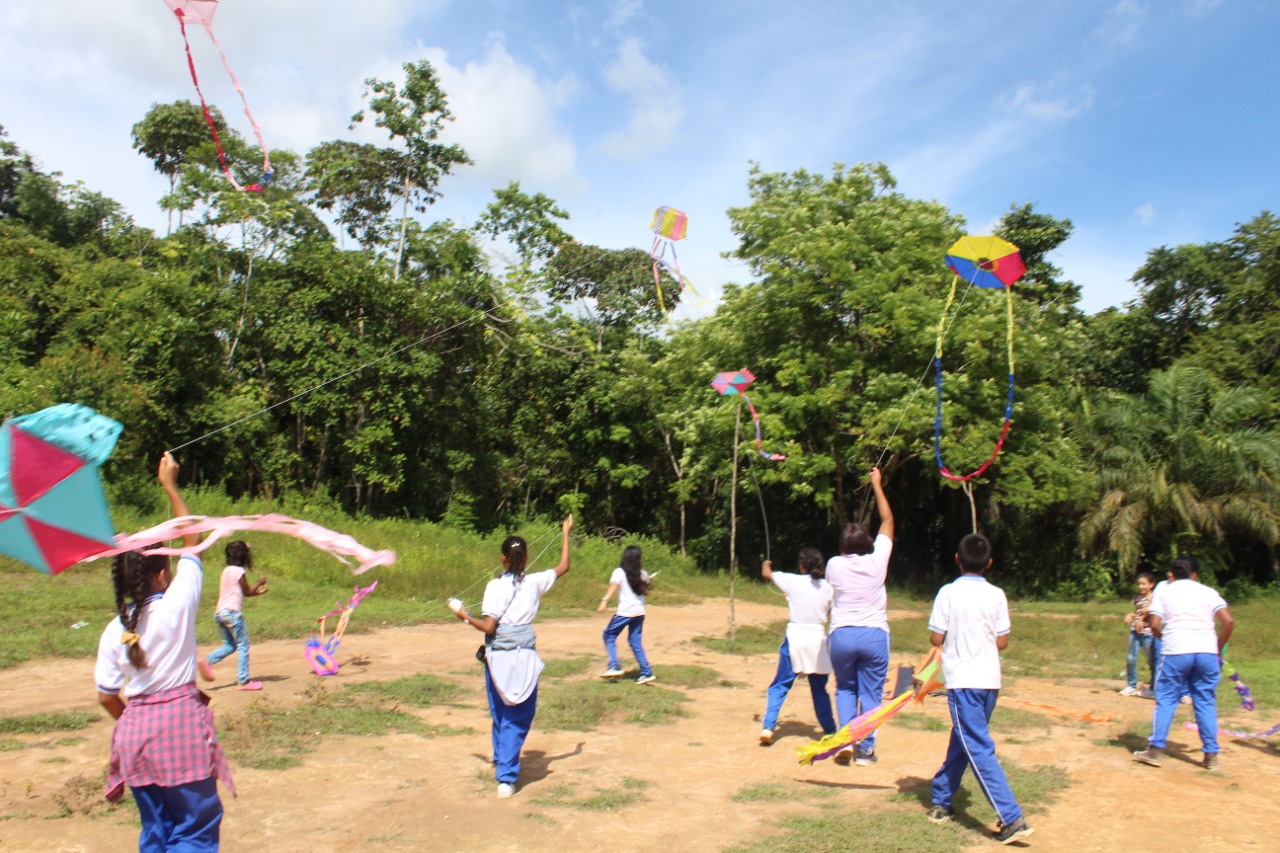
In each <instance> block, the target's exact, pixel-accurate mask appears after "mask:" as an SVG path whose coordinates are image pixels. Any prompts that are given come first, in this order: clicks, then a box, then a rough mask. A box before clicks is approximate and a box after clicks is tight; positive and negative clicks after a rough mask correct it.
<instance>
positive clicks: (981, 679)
mask: <svg viewBox="0 0 1280 853" xmlns="http://www.w3.org/2000/svg"><path fill="white" fill-rule="evenodd" d="M956 565H958V566H959V567H960V577H959V578H957V579H956V580H955V581H952V582H951V583H949V584H947V585H946V586H944V587H943V588H942V589H940V590H938V597H937V598H936V599H934V602H933V612H932V613H931V614H930V615H929V631H930V632H931V633H930V637H929V639H930V642H932V643H933V645H935V646H940V647H941V648H942V674H943V680H944V682H945V683H946V685H947V706H948V707H949V708H950V710H951V742H950V744H948V746H947V757H946V759H945V760H944V761H943V762H942V767H941V768H940V769H939V770H938V773H937V775H935V776H934V777H933V788H932V792H931V793H932V800H933V808H931V809H930V810H929V820H931V821H932V822H934V823H945V822H946V821H948V820H950V819H951V816H952V815H953V814H955V810H954V809H953V808H952V807H951V801H952V798H953V797H954V796H955V793H956V791H957V790H959V788H960V779H961V777H963V776H964V771H965V768H966V767H970V766H972V767H973V775H974V776H975V777H977V779H978V786H979V787H980V788H982V793H983V794H985V795H986V798H987V799H988V800H989V801H990V802H991V807H992V808H994V809H995V811H996V815H997V816H998V817H999V819H1000V826H999V827H998V828H997V829H996V832H995V839H996V840H997V841H999V842H1000V843H1001V844H1008V843H1010V842H1012V841H1017V840H1019V839H1022V838H1026V837H1027V836H1029V835H1031V833H1032V832H1033V831H1034V830H1032V828H1031V825H1030V824H1028V823H1027V820H1026V818H1024V817H1023V816H1022V807H1021V806H1019V805H1018V801H1017V800H1015V799H1014V797H1013V791H1012V790H1011V789H1010V788H1009V781H1008V779H1007V778H1005V775H1004V768H1002V767H1001V766H1000V760H999V759H998V758H996V745H995V742H994V741H993V740H992V739H991V732H990V731H989V729H988V723H989V722H990V721H991V714H992V712H993V711H995V709H996V698H997V697H998V696H999V695H1000V652H1001V651H1003V650H1004V649H1005V648H1006V647H1007V646H1008V645H1009V631H1010V623H1009V603H1008V601H1007V600H1006V599H1005V596H1004V591H1003V590H1002V589H1000V588H999V587H996V586H992V585H991V584H989V583H987V579H986V578H985V577H983V576H982V573H983V572H985V571H986V570H987V569H988V568H989V567H990V566H991V543H990V542H989V541H987V537H985V536H982V535H980V534H977V533H971V534H969V535H968V536H966V537H964V538H963V539H961V540H960V546H959V547H958V548H957V549H956Z"/></svg>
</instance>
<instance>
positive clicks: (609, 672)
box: [600, 668, 622, 678]
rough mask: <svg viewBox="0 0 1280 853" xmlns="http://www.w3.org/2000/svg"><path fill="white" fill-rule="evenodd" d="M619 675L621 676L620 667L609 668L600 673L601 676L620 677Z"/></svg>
mask: <svg viewBox="0 0 1280 853" xmlns="http://www.w3.org/2000/svg"><path fill="white" fill-rule="evenodd" d="M621 676H622V670H620V669H612V668H610V669H606V670H605V671H604V672H602V673H600V677H601V678H620V677H621Z"/></svg>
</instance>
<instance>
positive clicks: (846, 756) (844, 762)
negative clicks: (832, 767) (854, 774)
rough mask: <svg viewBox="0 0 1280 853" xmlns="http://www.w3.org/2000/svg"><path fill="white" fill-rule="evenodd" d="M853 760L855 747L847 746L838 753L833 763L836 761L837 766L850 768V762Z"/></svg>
mask: <svg viewBox="0 0 1280 853" xmlns="http://www.w3.org/2000/svg"><path fill="white" fill-rule="evenodd" d="M852 760H853V747H851V746H846V747H845V748H844V749H842V750H840V751H839V752H837V753H836V757H835V758H833V759H832V761H834V762H835V763H836V764H839V765H840V766H841V767H848V766H849V762H850V761H852Z"/></svg>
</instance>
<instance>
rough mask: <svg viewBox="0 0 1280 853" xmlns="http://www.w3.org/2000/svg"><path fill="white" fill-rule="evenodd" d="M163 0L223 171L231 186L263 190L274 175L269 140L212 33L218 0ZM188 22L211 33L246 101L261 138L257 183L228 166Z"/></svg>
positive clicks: (250, 119) (249, 189)
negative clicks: (179, 38) (179, 34)
mask: <svg viewBox="0 0 1280 853" xmlns="http://www.w3.org/2000/svg"><path fill="white" fill-rule="evenodd" d="M164 2H165V5H166V6H168V7H169V8H170V9H171V10H172V11H173V14H174V16H175V17H177V19H178V28H179V29H180V30H181V31H182V44H183V46H184V47H185V48H186V50H187V67H188V68H189V69H190V70H191V82H192V83H194V84H195V87H196V94H197V95H199V96H200V108H201V109H202V110H203V111H204V120H205V123H206V124H208V125H209V132H210V133H212V134H213V147H214V148H215V149H216V150H217V152H218V163H219V165H221V166H222V174H224V175H226V177H227V180H228V181H230V182H231V186H233V187H235V188H236V189H237V190H241V191H244V192H253V193H256V192H262V188H263V187H264V186H266V185H267V184H268V183H270V182H271V178H272V177H273V176H274V175H275V172H274V171H273V170H272V169H271V154H270V152H268V151H267V143H265V142H263V141H262V128H260V127H258V122H257V120H256V119H255V118H254V117H253V113H252V112H250V110H249V101H248V99H247V98H245V96H244V89H242V88H240V81H239V80H237V79H236V72H235V71H233V70H232V69H231V61H230V60H228V59H227V55H226V54H225V53H223V51H222V45H220V44H218V38H217V36H215V35H214V34H213V16H214V13H215V12H217V11H218V0H164ZM188 23H193V24H199V25H200V26H202V27H204V31H205V32H206V33H208V34H209V41H211V42H213V46H214V47H215V48H217V50H218V56H220V57H222V64H223V65H224V66H225V67H226V69H227V76H228V77H230V78H231V85H232V86H234V87H235V89H236V92H237V93H239V95H240V103H242V104H244V114H245V115H246V116H248V118H249V124H250V125H251V126H252V127H253V136H254V138H255V139H257V140H258V147H259V148H261V149H262V178H261V179H260V180H259V181H258V183H256V184H250V185H249V186H247V187H246V186H241V185H240V183H239V182H238V181H236V179H235V176H234V175H232V174H231V169H230V168H228V166H227V157H226V153H225V152H224V151H223V150H222V140H221V139H219V138H218V127H217V125H216V124H215V123H214V121H213V113H211V112H210V111H209V105H208V104H207V103H205V100H204V92H202V91H200V78H199V77H197V76H196V62H195V59H193V58H192V56H191V42H190V41H188V40H187V24H188Z"/></svg>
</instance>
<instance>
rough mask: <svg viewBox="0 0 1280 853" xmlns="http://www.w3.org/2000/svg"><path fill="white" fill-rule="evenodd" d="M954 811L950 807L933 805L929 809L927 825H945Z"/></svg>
mask: <svg viewBox="0 0 1280 853" xmlns="http://www.w3.org/2000/svg"><path fill="white" fill-rule="evenodd" d="M955 813H956V810H955V809H953V808H951V806H939V805H935V806H934V807H933V808H931V809H929V823H946V822H947V821H949V820H951V818H952V817H953V816H954V815H955Z"/></svg>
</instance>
